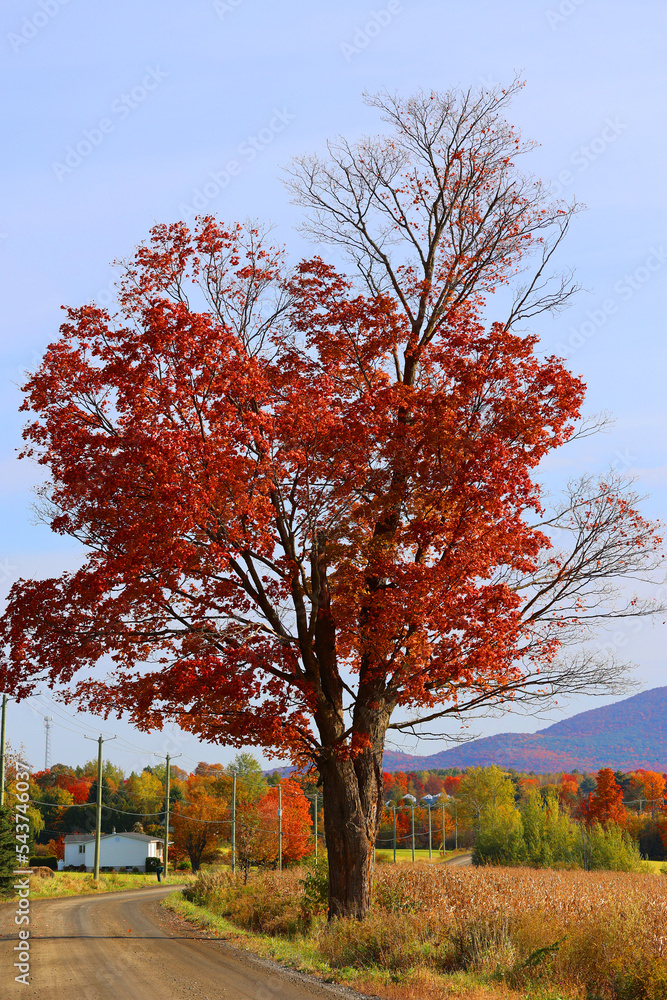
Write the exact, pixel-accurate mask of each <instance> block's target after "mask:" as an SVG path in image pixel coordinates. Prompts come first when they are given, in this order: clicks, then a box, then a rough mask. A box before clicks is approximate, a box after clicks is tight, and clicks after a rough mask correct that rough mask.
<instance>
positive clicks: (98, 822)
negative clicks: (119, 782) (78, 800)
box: [84, 736, 116, 882]
mask: <svg viewBox="0 0 667 1000" xmlns="http://www.w3.org/2000/svg"><path fill="white" fill-rule="evenodd" d="M84 739H86V740H92V739H94V737H93V736H84ZM115 739H116V737H115V736H107V738H106V739H104V737H103V736H100V737H99V739H98V740H97V809H96V810H95V866H94V871H93V878H94V879H95V881H96V882H99V880H100V843H101V840H102V745H103V744H104V743H108V742H109V740H115Z"/></svg>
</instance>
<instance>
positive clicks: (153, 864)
mask: <svg viewBox="0 0 667 1000" xmlns="http://www.w3.org/2000/svg"><path fill="white" fill-rule="evenodd" d="M161 867H162V859H161V858H154V857H152V856H151V857H149V858H146V871H147V872H153V873H155V872H156V871H157V870H158V868H161Z"/></svg>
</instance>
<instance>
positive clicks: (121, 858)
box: [64, 833, 164, 872]
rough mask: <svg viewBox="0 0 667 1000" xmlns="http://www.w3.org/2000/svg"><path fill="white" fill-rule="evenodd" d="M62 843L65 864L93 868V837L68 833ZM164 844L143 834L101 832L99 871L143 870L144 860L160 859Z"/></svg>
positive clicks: (144, 867)
mask: <svg viewBox="0 0 667 1000" xmlns="http://www.w3.org/2000/svg"><path fill="white" fill-rule="evenodd" d="M64 840H65V862H64V867H67V865H85V866H86V871H93V869H94V867H95V834H93V833H74V834H69V835H68V836H67V837H65V838H64ZM163 852H164V842H163V841H162V840H160V838H159V837H149V836H148V834H147V833H104V834H102V837H101V838H100V868H138V869H139V871H141V872H143V871H145V870H146V858H162V857H163Z"/></svg>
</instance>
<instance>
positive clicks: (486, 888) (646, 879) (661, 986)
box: [186, 864, 667, 1000]
mask: <svg viewBox="0 0 667 1000" xmlns="http://www.w3.org/2000/svg"><path fill="white" fill-rule="evenodd" d="M303 877H304V871H299V870H298V869H293V870H291V871H286V872H283V873H281V874H279V873H277V872H274V873H263V874H261V875H260V874H257V875H254V876H252V877H251V879H250V880H249V883H248V885H247V886H242V885H241V884H240V882H239V881H238V879H237V880H234V878H233V877H231V876H229V875H222V874H221V875H211V876H207V875H204V876H203V877H202V878H201V879H200V880H199V881H198V882H195V883H193V885H192V886H191V887H190V889H189V890H187V891H186V895H187V896H188V898H191V899H194V900H195V901H196V902H200V903H205V905H207V906H209V907H211V908H212V909H213V910H214V912H217V913H220V914H222V915H224V916H227V917H228V918H230V919H231V920H232V921H233V922H235V923H237V924H240V925H241V926H243V927H245V928H247V929H250V930H256V931H261V932H263V933H265V934H269V935H274V936H275V935H278V936H287V937H290V938H291V939H292V940H297V939H302V940H304V941H306V940H307V941H308V942H309V943H310V944H309V947H311V948H314V949H315V951H316V953H317V955H319V958H320V960H321V961H323V962H325V963H326V965H327V966H328V968H330V969H331V970H334V973H335V970H342V969H348V970H354V971H355V973H356V974H357V975H362V976H363V975H368V976H370V977H371V978H370V979H369V980H368V983H367V984H366V986H367V992H370V993H375V994H376V995H377V993H378V990H380V987H381V986H382V991H381V992H382V995H383V996H385V997H391V998H396V1000H399V998H400V1000H403V998H407V997H411V998H412V997H419V998H420V1000H431V998H432V997H434V998H435V997H437V998H441V997H449V996H450V993H451V990H452V989H453V990H454V992H456V989H457V988H458V987H457V988H455V987H454V986H449V985H447V984H448V983H450V982H452V983H453V982H454V980H450V979H449V978H448V977H451V976H452V974H456V975H461V974H464V975H467V976H468V977H472V980H469V981H470V982H473V984H474V983H480V984H482V985H483V984H486V985H485V986H484V988H485V989H489V990H491V992H492V993H493V995H494V996H500V995H501V994H502V991H503V990H505V991H507V990H508V989H509V991H510V993H511V994H512V996H513V997H515V996H516V995H517V993H516V991H520V992H522V991H525V990H526V989H532V986H531V984H533V985H534V986H536V987H537V986H539V988H540V990H545V989H546V990H553V991H554V992H553V996H557V997H559V998H561V1000H565V998H572V1000H667V878H666V877H665V876H664V875H654V874H637V873H629V872H600V871H596V872H583V871H554V870H550V869H544V870H542V869H532V868H495V867H483V868H456V867H449V866H445V865H428V864H416V865H414V866H413V865H397V866H396V867H395V866H394V865H390V864H382V865H378V866H377V867H376V869H375V901H374V906H373V911H372V913H371V914H370V915H369V916H368V917H367V918H365V920H364V921H362V922H361V923H359V922H358V921H356V920H338V921H333V922H332V923H329V924H327V922H326V919H325V917H324V908H323V906H322V904H320V906H319V911H318V908H317V907H316V908H315V910H314V911H313V910H312V909H310V908H309V904H308V900H307V897H304V885H303V882H302V881H301V880H302V879H303ZM198 886H199V888H198ZM313 912H314V913H318V912H319V916H315V917H313V916H312V914H313ZM309 913H310V916H309V915H308V914H309ZM373 976H375V977H376V978H375V979H373V978H372V977H373ZM378 976H379V977H380V978H379V979H378V978H377V977H378ZM383 976H385V977H388V978H386V979H382V977H383ZM425 977H426V978H425ZM475 977H476V978H475ZM397 983H400V984H402V985H400V989H399V986H398V985H397ZM383 984H384V985H383ZM385 987H386V989H385ZM475 988H476V987H475ZM494 991H495V992H494ZM498 991H500V992H498ZM473 993H474V990H473ZM467 995H468V994H466V997H467ZM470 995H471V996H472V995H473V994H470ZM475 995H476V994H475ZM503 995H504V994H503ZM522 995H526V994H525V993H523V992H522ZM551 995H552V994H551V993H549V996H551ZM508 996H509V994H508ZM459 1000H463V995H461V997H460V998H459Z"/></svg>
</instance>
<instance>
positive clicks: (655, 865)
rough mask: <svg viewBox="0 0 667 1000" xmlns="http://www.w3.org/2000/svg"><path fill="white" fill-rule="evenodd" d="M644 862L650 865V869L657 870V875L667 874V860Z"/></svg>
mask: <svg viewBox="0 0 667 1000" xmlns="http://www.w3.org/2000/svg"><path fill="white" fill-rule="evenodd" d="M644 864H645V865H648V867H649V868H650V870H651V871H652V872H655V874H656V875H662V874H667V861H645V862H644ZM663 868H664V869H665V872H664V873H663V872H662V870H661V869H663Z"/></svg>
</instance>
